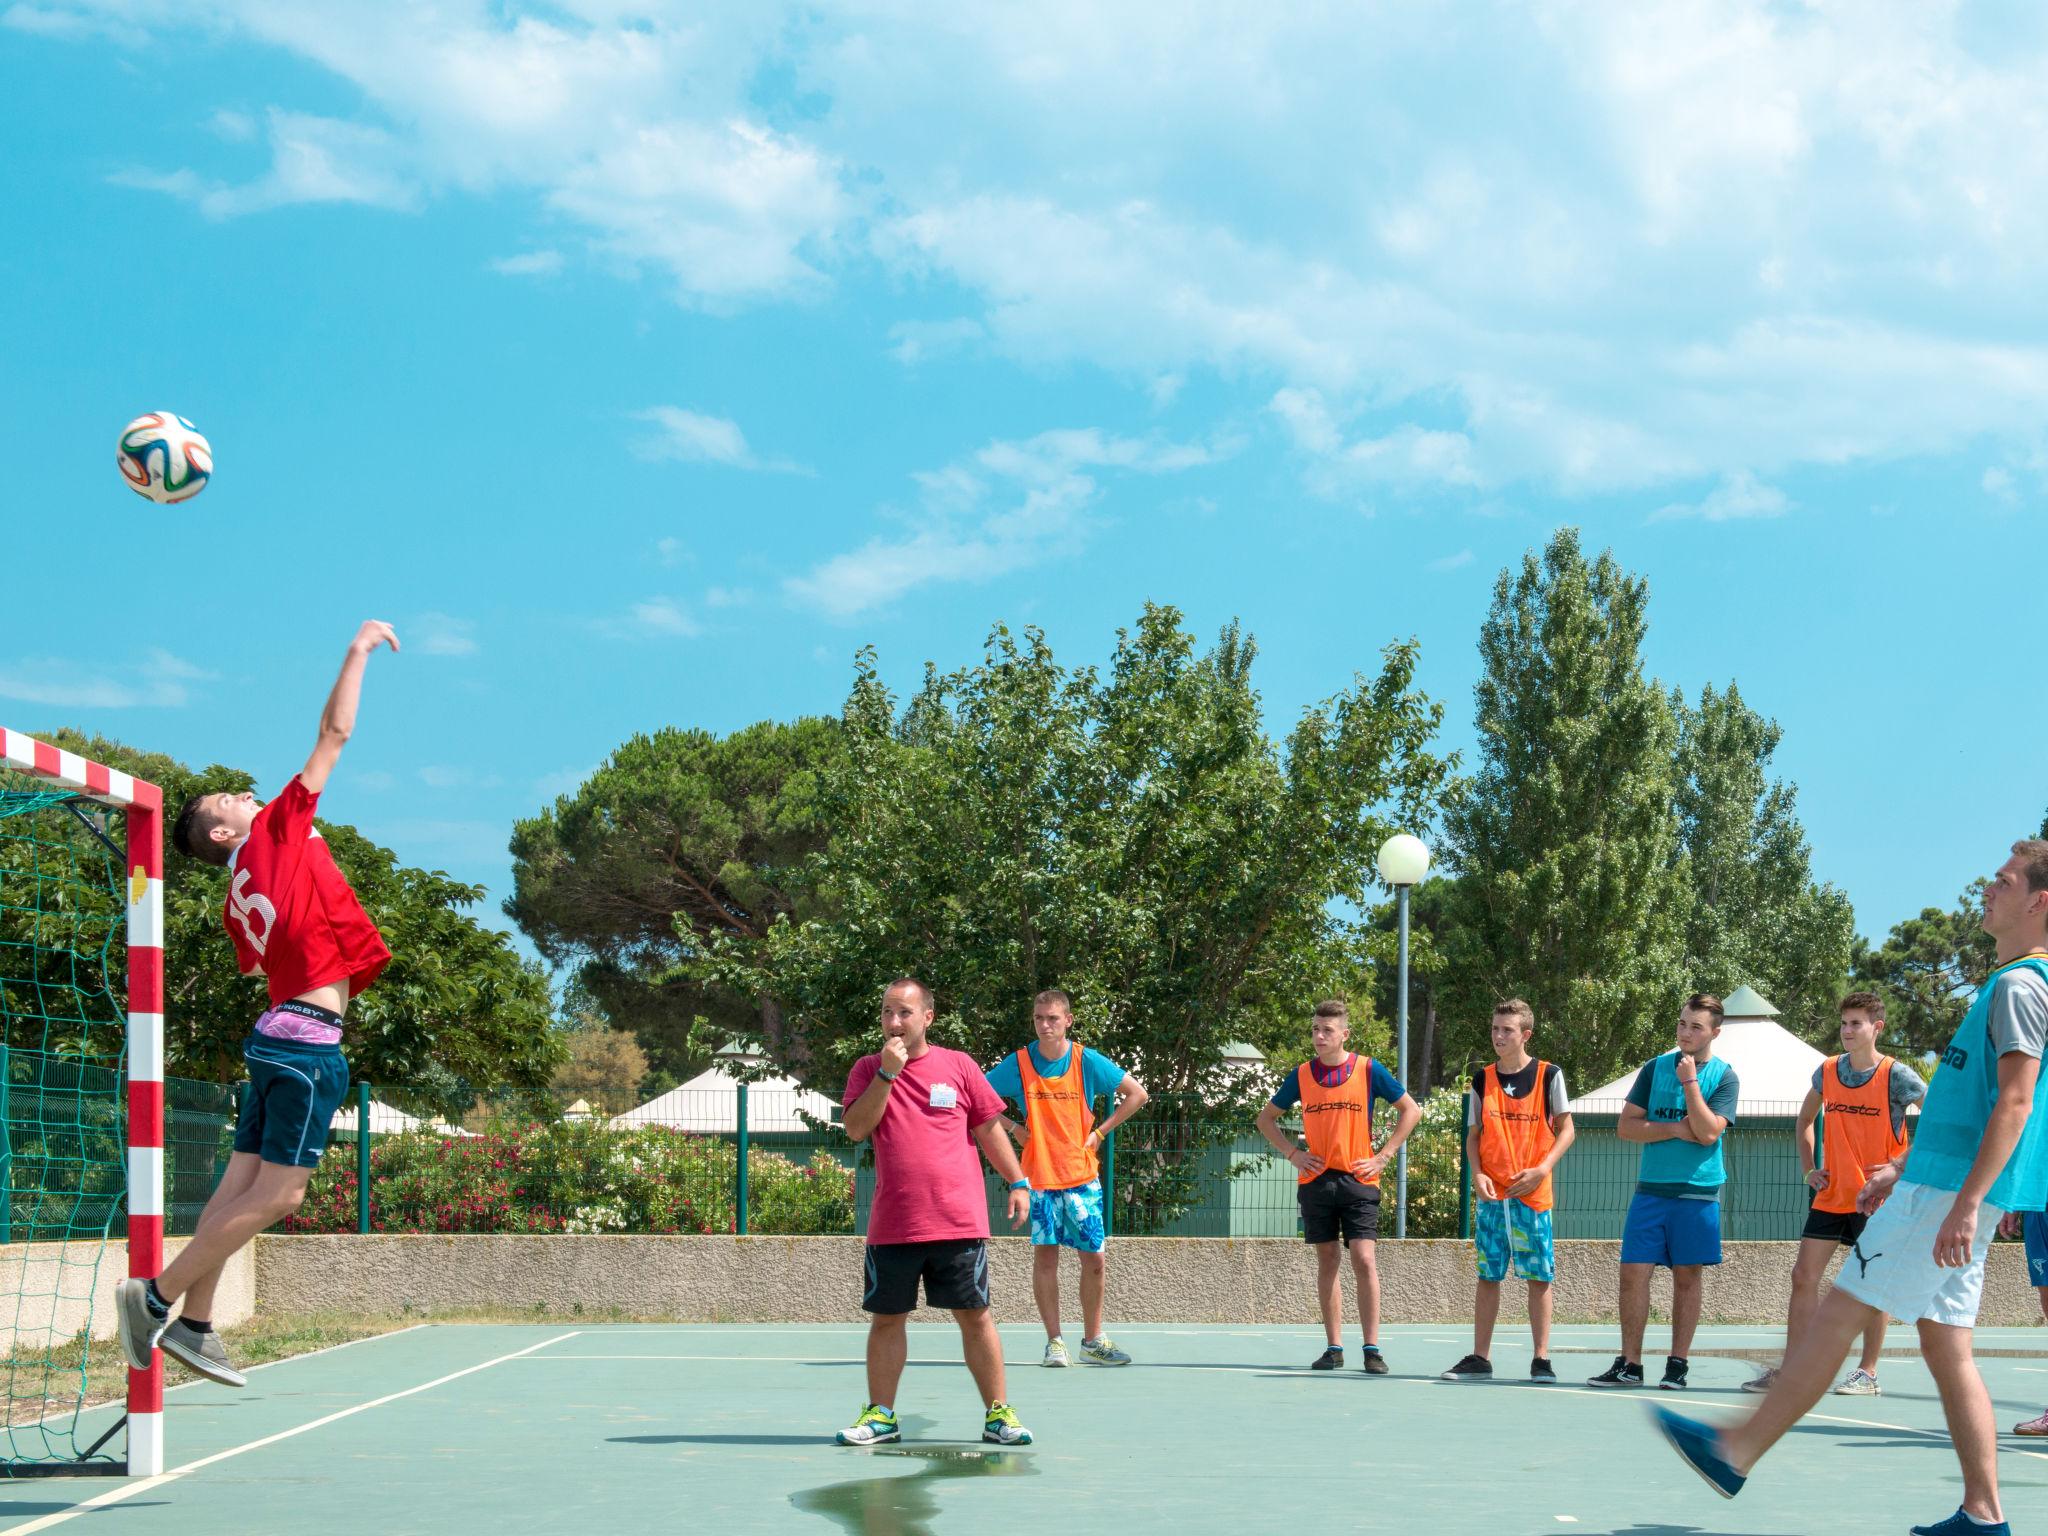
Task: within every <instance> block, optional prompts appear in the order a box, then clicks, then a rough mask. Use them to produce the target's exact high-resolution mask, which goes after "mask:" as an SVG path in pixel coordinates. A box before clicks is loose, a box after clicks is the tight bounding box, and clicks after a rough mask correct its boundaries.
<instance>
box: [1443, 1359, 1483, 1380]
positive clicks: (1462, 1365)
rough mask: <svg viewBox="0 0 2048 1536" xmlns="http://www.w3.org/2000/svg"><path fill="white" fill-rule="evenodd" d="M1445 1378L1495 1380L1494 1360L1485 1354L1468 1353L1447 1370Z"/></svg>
mask: <svg viewBox="0 0 2048 1536" xmlns="http://www.w3.org/2000/svg"><path fill="white" fill-rule="evenodd" d="M1443 1379H1444V1380H1445V1381H1491V1380H1493V1362H1492V1361H1490V1360H1488V1359H1487V1358H1486V1356H1484V1355H1467V1356H1466V1357H1465V1358H1464V1359H1462V1360H1460V1361H1459V1362H1458V1363H1457V1364H1456V1365H1454V1366H1452V1367H1451V1368H1450V1369H1449V1370H1448V1371H1445V1372H1444V1376H1443Z"/></svg>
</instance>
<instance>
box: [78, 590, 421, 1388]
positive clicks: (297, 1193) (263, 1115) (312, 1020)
mask: <svg viewBox="0 0 2048 1536" xmlns="http://www.w3.org/2000/svg"><path fill="white" fill-rule="evenodd" d="M380 645H388V646H390V647H391V649H392V650H393V651H394V652H395V651H396V650H397V649H398V636H397V635H396V634H394V633H392V629H391V626H390V625H389V624H385V623H382V622H380V621H378V620H375V619H371V620H369V621H367V622H365V623H364V624H363V626H362V628H360V629H358V630H357V631H356V637H355V639H354V640H352V641H351V642H349V648H348V655H347V656H346V657H345V658H344V659H343V661H342V664H341V675H340V676H339V677H337V678H336V679H335V682H334V688H333V691H332V692H330V693H329V694H328V696H327V707H326V709H325V710H324V711H323V712H322V714H321V716H320V734H319V738H318V740H316V741H315V743H314V745H313V755H312V756H311V757H309V758H307V759H306V766H305V767H304V768H302V769H300V770H299V774H298V777H296V778H294V779H293V780H292V781H291V782H290V783H289V784H287V785H286V786H285V787H284V792H283V793H282V794H280V795H279V796H278V797H277V798H276V799H275V800H273V801H271V802H270V803H269V804H268V805H261V806H259V805H258V804H257V803H256V797H255V796H254V795H250V794H240V795H230V794H211V795H199V796H195V797H194V798H193V799H192V800H190V801H189V802H187V804H186V805H185V808H184V809H183V810H182V811H181V812H180V813H179V815H178V821H177V825H176V827H175V828H174V829H173V831H172V834H171V836H172V841H173V843H174V844H175V845H176V847H177V849H178V851H179V852H180V853H183V854H185V855H186V856H188V857H190V858H195V859H199V860H201V861H202V862H204V863H207V864H214V865H219V866H221V867H224V868H226V869H228V870H229V871H230V872H231V874H232V879H231V882H230V884H229V887H228V897H227V905H226V907H225V909H224V910H223V912H222V914H221V920H222V922H223V923H224V924H225V925H226V926H227V931H228V937H229V939H231V940H232V941H233V943H234V946H235V958H236V959H237V960H238V961H240V963H241V967H242V974H243V975H245V976H246V975H249V974H251V973H253V972H255V971H259V970H260V971H262V972H263V974H264V978H265V979H266V981H267V982H268V983H269V991H270V1007H269V1009H268V1010H267V1011H266V1012H265V1013H264V1014H263V1015H262V1016H261V1017H260V1018H258V1019H257V1020H256V1025H255V1029H254V1030H253V1032H252V1033H251V1034H250V1036H249V1038H248V1040H247V1041H246V1042H245V1043H244V1045H243V1047H242V1057H243V1060H245V1061H246V1062H247V1063H248V1066H249V1083H248V1086H247V1087H246V1088H244V1089H243V1091H242V1107H241V1114H240V1116H239V1117H238V1119H237V1120H236V1123H235V1150H234V1155H233V1156H232V1157H230V1158H229V1159H228V1167H227V1172H226V1173H225V1174H223V1175H222V1176H221V1181H220V1187H219V1188H217V1189H216V1190H214V1192H213V1198H212V1199H210V1200H208V1201H207V1202H206V1209H205V1211H203V1212H202V1213H201V1214H200V1218H199V1227H198V1230H197V1231H195V1232H194V1233H193V1234H192V1239H191V1241H190V1242H188V1243H186V1244H185V1246H184V1248H183V1249H182V1250H181V1251H180V1252H179V1254H178V1256H177V1257H176V1258H175V1259H173V1260H171V1262H170V1263H169V1264H168V1265H166V1266H165V1268H164V1272H163V1273H162V1274H161V1275H159V1276H157V1277H156V1278H155V1279H154V1280H124V1281H122V1282H121V1286H120V1290H119V1292H118V1296H117V1303H116V1306H115V1309H114V1310H115V1316H116V1319H117V1321H118V1323H119V1327H120V1333H121V1345H122V1348H123V1349H124V1350H126V1352H127V1355H128V1362H129V1364H130V1365H132V1366H134V1367H135V1369H137V1370H139V1371H140V1370H147V1369H149V1360H150V1352H151V1351H152V1350H153V1349H155V1348H156V1346H157V1345H158V1344H159V1343H161V1344H162V1345H163V1349H164V1352H165V1353H166V1354H168V1355H170V1356H171V1357H172V1358H173V1359H175V1360H178V1361H180V1362H182V1363H183V1364H185V1365H187V1366H189V1367H191V1368H192V1369H193V1370H195V1371H197V1372H199V1373H200V1374H201V1375H202V1376H205V1377H207V1378H209V1379H210V1380H213V1381H217V1382H220V1383H221V1384H222V1385H224V1386H230V1387H239V1386H243V1385H245V1384H246V1382H245V1378H244V1377H243V1376H242V1374H241V1373H240V1372H239V1371H237V1370H236V1369H235V1368H234V1366H233V1365H232V1364H231V1363H230V1362H229V1360H228V1356H227V1350H226V1349H225V1348H223V1347H222V1345H221V1342H220V1336H219V1335H218V1334H216V1333H215V1332H214V1331H213V1328H212V1324H211V1321H210V1314H211V1313H212V1310H213V1293H214V1287H215V1286H216V1285H218V1284H219V1282H220V1274H221V1269H222V1267H223V1266H224V1265H225V1264H226V1263H227V1261H228V1260H229V1258H231V1257H232V1256H233V1255H234V1254H235V1253H236V1252H238V1251H239V1250H240V1249H241V1248H242V1247H243V1246H244V1245H245V1244H247V1243H248V1242H249V1241H250V1240H251V1239H252V1238H254V1237H255V1236H256V1234H257V1233H259V1232H261V1231H263V1230H264V1229H265V1228H267V1227H270V1226H273V1225H275V1224H276V1223H277V1222H279V1221H282V1220H283V1219H284V1218H285V1217H287V1216H289V1215H290V1214H291V1213H292V1212H293V1211H295V1210H297V1209H298V1208H299V1203H300V1202H301V1201H302V1200H304V1199H305V1196H306V1183H307V1181H308V1180H309V1179H310V1178H311V1177H312V1174H313V1168H314V1166H315V1165H316V1164H317V1163H318V1162H319V1161H320V1154H321V1152H322V1151H323V1150H325V1148H326V1146H327V1131H328V1125H329V1122H330V1121H331V1120H332V1119H333V1117H334V1112H335V1110H336V1109H337V1108H339V1107H340V1105H341V1101H342V1098H343V1097H344V1096H345V1095H346V1094H347V1092H348V1063H347V1062H346V1061H345V1060H344V1059H343V1058H342V1054H341V1048H340V1045H339V1041H340V1039H341V1021H342V1016H343V1015H344V1014H345V1013H346V1012H347V1011H348V1004H349V999H350V998H352V997H354V996H355V995H356V994H357V993H359V992H361V991H363V990H364V989H365V988H366V987H368V986H369V985H370V983H371V982H373V981H375V980H376V979H377V977H378V976H379V975H380V974H381V973H382V972H383V970H384V967H385V965H386V964H388V963H389V962H390V959H391V951H390V950H389V949H388V948H387V947H386V946H385V943H384V940H383V937H382V935H380V934H379V933H378V932H377V927H376V925H375V924H374V923H372V922H371V921H370V919H369V917H368V915H367V914H365V913H364V911H363V909H362V905H361V903H359V902H358V901H357V900H356V894H355V892H354V891H353V890H351V889H349V883H348V881H347V879H346V878H345V877H344V876H343V875H342V873H341V870H340V869H339V868H337V867H336V865H335V862H334V855H333V854H331V853H330V852H328V850H327V844H326V842H325V841H324V840H322V838H321V836H320V834H319V832H318V831H317V830H315V828H314V826H313V811H314V807H315V806H316V805H317V803H318V801H319V799H320V791H321V790H323V789H325V788H326V787H327V776H328V775H329V774H330V773H332V772H333V771H334V765H335V763H336V761H337V760H338V759H339V758H340V756H341V749H342V747H343V746H344V745H345V744H346V743H347V741H348V738H349V735H350V733H351V732H352V731H353V730H354V729H355V723H356V704H357V702H358V700H359V699H360V698H361V696H362V690H363V666H364V664H365V663H366V662H367V661H368V660H369V658H370V653H371V652H372V651H374V650H376V649H377V647H378V646H380ZM180 1297H182V1298H184V1302H185V1308H184V1315H183V1316H181V1317H180V1318H178V1320H177V1321H176V1322H172V1321H171V1308H172V1307H173V1306H174V1305H175V1304H176V1303H177V1302H178V1300H179V1298H180Z"/></svg>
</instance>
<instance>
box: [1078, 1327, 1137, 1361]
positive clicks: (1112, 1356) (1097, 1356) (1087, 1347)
mask: <svg viewBox="0 0 2048 1536" xmlns="http://www.w3.org/2000/svg"><path fill="white" fill-rule="evenodd" d="M1081 1358H1082V1359H1083V1360H1086V1361H1088V1362H1090V1363H1091V1364H1094V1365H1129V1364H1130V1363H1131V1357H1130V1356H1129V1355H1127V1354H1125V1353H1124V1352H1123V1351H1122V1350H1120V1349H1118V1348H1117V1347H1116V1345H1115V1344H1114V1343H1113V1342H1112V1341H1111V1339H1110V1337H1109V1335H1108V1334H1106V1333H1105V1334H1104V1335H1103V1336H1102V1337H1101V1338H1099V1339H1092V1340H1091V1339H1083V1340H1082V1341H1081Z"/></svg>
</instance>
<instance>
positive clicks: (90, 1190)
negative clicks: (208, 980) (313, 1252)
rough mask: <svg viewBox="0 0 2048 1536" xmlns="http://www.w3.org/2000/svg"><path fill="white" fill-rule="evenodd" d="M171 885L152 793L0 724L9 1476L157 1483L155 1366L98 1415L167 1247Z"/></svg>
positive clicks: (1, 1294)
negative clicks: (143, 1478) (133, 1298)
mask: <svg viewBox="0 0 2048 1536" xmlns="http://www.w3.org/2000/svg"><path fill="white" fill-rule="evenodd" d="M161 874H162V796H161V795H160V794H159V793H158V791H157V789H156V787H155V786H153V785H150V784H146V783H143V782H141V781H139V780H136V779H133V778H131V777H129V776H128V775H126V774H122V773H119V772H115V771H113V770H111V769H108V768H106V767H104V766H102V765H100V764H98V763H93V762H89V761H87V760H86V759H84V758H82V757H79V756H77V755H76V754H74V753H70V752H64V751H60V750H58V749H57V748H55V747H52V746H49V745H48V744H46V743H43V742H40V741H35V740H33V739H31V738H30V737H28V736H25V735H23V734H22V733H20V732H18V731H9V730H4V729H0V1351H4V1385H5V1403H4V1408H5V1415H6V1417H5V1424H4V1426H0V1477H24V1476H37V1475H49V1474H65V1473H69V1474H78V1473H102V1474H113V1475H120V1474H123V1473H133V1474H138V1475H147V1474H151V1473H155V1472H159V1471H161V1470H162V1469H163V1468H162V1463H163V1438H162V1424H163V1367H162V1364H161V1361H160V1360H153V1361H152V1363H151V1368H150V1369H149V1370H148V1371H125V1375H126V1378H127V1379H126V1393H125V1397H126V1404H127V1413H126V1416H125V1417H124V1416H123V1415H122V1414H121V1413H120V1411H119V1409H118V1408H117V1407H107V1406H103V1405H104V1404H105V1403H106V1402H107V1400H108V1399H109V1398H115V1399H118V1398H120V1397H121V1396H122V1392H121V1387H120V1383H121V1377H122V1375H123V1374H124V1368H123V1366H122V1364H121V1360H120V1345H119V1343H118V1342H116V1340H115V1339H114V1337H113V1326H112V1325H113V1317H114V1311H113V1290H114V1286H115V1285H116V1284H117V1283H118V1281H119V1279H120V1278H121V1276H122V1275H123V1274H124V1273H126V1274H136V1275H154V1274H156V1273H157V1272H158V1270H159V1268H160V1265H161V1260H162V1251H163V1215H162V1211H163V1152H162V1144H163V1011H162V1009H163V1005H162V979H163V948H162V946H163V936H162V928H163V882H162V878H161ZM124 1221H125V1232H124V1231H122V1229H121V1224H122V1223H123V1222H124ZM122 1236H125V1238H126V1250H127V1251H126V1255H125V1262H123V1259H122V1255H121V1252H120V1245H118V1244H117V1243H116V1241H115V1239H116V1238H117V1237H122ZM109 1383H113V1385H112V1387H111V1388H110V1386H109ZM124 1430H125V1433H124Z"/></svg>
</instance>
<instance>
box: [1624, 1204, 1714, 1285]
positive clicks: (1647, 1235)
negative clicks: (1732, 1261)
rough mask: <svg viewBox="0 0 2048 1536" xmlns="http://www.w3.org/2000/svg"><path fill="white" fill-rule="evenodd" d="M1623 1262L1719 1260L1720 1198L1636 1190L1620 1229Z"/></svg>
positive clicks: (1667, 1264) (1673, 1265)
mask: <svg viewBox="0 0 2048 1536" xmlns="http://www.w3.org/2000/svg"><path fill="white" fill-rule="evenodd" d="M1621 1262H1622V1263H1624V1264H1661V1265H1662V1266H1663V1267H1664V1268H1666V1269H1681V1268H1683V1267H1685V1266H1686V1265H1688V1264H1718V1263H1720V1262H1721V1202H1720V1201H1718V1200H1684V1199H1679V1198H1677V1197H1675V1196H1672V1195H1646V1194H1644V1193H1643V1192H1642V1191H1641V1190H1638V1191H1636V1197H1635V1199H1633V1200H1631V1201H1629V1203H1628V1221H1627V1222H1626V1223H1625V1224H1624V1225H1623V1227H1622V1229H1621Z"/></svg>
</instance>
